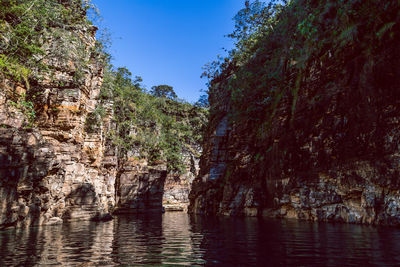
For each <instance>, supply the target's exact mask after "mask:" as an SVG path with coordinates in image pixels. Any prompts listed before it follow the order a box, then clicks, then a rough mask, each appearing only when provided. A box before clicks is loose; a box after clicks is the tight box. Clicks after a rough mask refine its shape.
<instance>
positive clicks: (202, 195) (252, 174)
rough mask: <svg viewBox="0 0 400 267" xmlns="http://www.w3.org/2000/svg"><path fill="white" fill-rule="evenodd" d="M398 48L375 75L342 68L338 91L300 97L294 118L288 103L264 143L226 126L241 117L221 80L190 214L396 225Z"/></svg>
mask: <svg viewBox="0 0 400 267" xmlns="http://www.w3.org/2000/svg"><path fill="white" fill-rule="evenodd" d="M398 44H399V42H398V41H394V42H393V44H391V46H389V47H388V48H387V50H383V51H380V53H381V59H382V60H381V62H380V63H379V64H375V65H373V66H371V68H369V69H368V68H364V69H356V70H354V71H353V72H351V71H350V70H351V66H350V67H349V66H343V68H344V69H345V70H347V71H345V72H344V74H343V75H344V78H343V79H341V80H336V81H335V82H334V83H335V86H334V87H333V88H331V87H329V86H328V85H327V84H326V83H325V81H324V80H322V79H321V80H318V79H314V80H313V83H311V84H310V88H313V90H314V91H313V90H311V89H310V88H308V89H307V88H306V89H304V90H303V91H300V92H299V96H298V100H297V105H296V109H295V112H294V115H293V116H292V112H293V111H292V105H291V102H290V98H289V97H287V98H285V99H284V100H282V101H281V103H280V105H279V107H278V108H277V109H276V113H275V114H274V116H273V117H272V119H271V123H270V126H268V127H269V128H267V129H266V130H265V132H262V133H260V131H258V132H255V131H253V130H252V129H253V128H252V127H253V126H254V124H251V122H250V118H249V119H248V122H245V123H243V124H235V122H234V121H233V122H230V123H228V124H226V120H227V119H228V120H229V118H230V117H232V116H231V115H232V113H233V112H234V111H232V107H231V106H230V89H229V87H228V86H227V84H228V81H229V79H230V78H229V77H226V78H224V79H222V78H221V79H222V81H220V82H219V83H218V84H214V88H212V89H211V94H212V95H211V98H210V102H211V111H210V114H212V115H211V118H210V123H209V127H208V129H207V132H206V136H205V142H204V147H203V156H202V160H201V163H200V174H199V176H197V177H196V179H195V181H194V182H193V187H192V191H191V194H190V201H191V204H190V207H189V211H190V212H192V213H200V214H220V215H240V216H244V215H247V216H271V217H279V218H297V219H305V220H313V221H335V222H347V223H365V224H388V225H399V224H400V183H399V181H400V175H399V169H400V126H399V125H400V124H399V122H400V105H399V104H400V94H399V92H400V84H399V80H398V78H395V77H398V75H399V74H400V65H399V63H398V62H399V61H398V59H399V58H400V54H399V50H398ZM357 60H359V61H360V62H362V60H364V59H360V58H359V59H357ZM347 68H348V69H347ZM391 73H392V74H391ZM315 75H318V73H316V74H315ZM396 75H397V76H396ZM361 92H362V93H361ZM316 97H319V98H320V99H321V100H320V101H321V102H313V100H315V98H316ZM252 107H253V106H251V103H249V108H252ZM260 135H262V136H263V138H264V139H263V141H262V142H261V141H260Z"/></svg>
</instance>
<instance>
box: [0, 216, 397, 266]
mask: <svg viewBox="0 0 400 267" xmlns="http://www.w3.org/2000/svg"><path fill="white" fill-rule="evenodd" d="M0 249H1V250H0V253H1V257H0V266H18V265H23V266H50V265H58V266H98V265H103V266H119V265H128V266H131V265H138V264H139V265H142V264H143V265H144V264H145V265H158V266H168V265H170V266H176V265H198V266H202V265H207V266H213V265H227V266H246V265H251V266H255V265H259V266H277V265H292V266H298V265H303V266H304V265H305V266H315V265H326V266H337V265H340V264H341V265H346V266H351V265H353V266H355V265H357V266H360V265H398V264H400V230H399V229H396V228H386V227H379V228H374V227H365V226H357V225H345V224H326V223H320V224H318V223H307V222H299V221H277V220H262V219H257V218H247V219H238V218H236V219H232V218H204V217H189V216H187V215H186V214H184V213H166V214H163V215H161V214H144V215H140V216H139V215H138V216H130V217H128V216H127V217H118V218H116V219H114V220H113V221H110V222H106V223H95V222H73V223H69V224H65V225H63V226H53V227H39V228H28V229H16V230H8V231H2V232H0Z"/></svg>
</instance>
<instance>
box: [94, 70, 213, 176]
mask: <svg viewBox="0 0 400 267" xmlns="http://www.w3.org/2000/svg"><path fill="white" fill-rule="evenodd" d="M131 76H132V74H131V73H130V72H129V71H128V70H127V69H126V68H118V69H117V70H113V69H111V68H108V69H107V71H106V73H105V79H104V84H103V88H102V91H101V100H102V103H103V104H105V103H107V102H110V101H111V102H112V103H113V109H114V117H113V120H114V121H115V125H116V129H115V130H113V131H112V132H111V133H110V138H111V139H112V141H113V143H114V144H115V145H116V146H117V148H118V152H119V154H120V158H124V157H127V156H128V155H133V156H135V157H139V158H146V159H148V160H149V163H150V164H157V163H161V162H165V163H166V164H167V170H168V171H170V172H177V173H181V172H183V171H184V168H185V166H184V162H183V152H185V151H186V152H191V153H196V152H195V151H194V148H195V147H198V146H199V144H201V138H202V135H201V133H202V130H203V129H202V128H203V127H204V125H205V122H206V117H207V110H205V109H204V108H201V107H196V106H193V105H191V104H189V103H185V102H184V101H180V100H178V99H176V95H175V93H174V91H173V88H172V87H170V86H166V85H164V86H162V88H161V87H160V86H158V87H153V88H152V92H151V93H150V94H149V93H147V92H146V91H145V89H144V87H143V86H142V84H141V82H142V79H141V78H140V77H135V78H134V79H132V78H131ZM158 89H163V90H160V92H157V90H158ZM164 89H166V90H164ZM170 96H175V97H173V98H174V99H171V97H170ZM98 118H100V116H98ZM92 124H93V123H92Z"/></svg>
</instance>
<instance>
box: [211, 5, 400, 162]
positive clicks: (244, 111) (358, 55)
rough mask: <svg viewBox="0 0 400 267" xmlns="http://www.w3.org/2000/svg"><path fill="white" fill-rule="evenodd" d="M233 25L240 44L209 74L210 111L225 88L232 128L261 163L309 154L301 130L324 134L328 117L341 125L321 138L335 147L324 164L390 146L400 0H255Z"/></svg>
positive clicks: (396, 96)
mask: <svg viewBox="0 0 400 267" xmlns="http://www.w3.org/2000/svg"><path fill="white" fill-rule="evenodd" d="M236 22H237V24H236V29H235V31H234V33H233V34H231V35H230V36H231V37H233V38H235V39H236V48H235V49H234V50H233V51H231V52H230V55H229V57H228V58H226V59H223V60H222V61H220V63H219V64H218V63H214V64H210V65H209V66H208V67H209V69H208V72H206V73H205V75H207V76H208V77H209V78H210V79H211V82H210V85H211V87H210V99H211V105H212V108H211V113H212V115H211V117H212V118H215V117H217V116H218V114H217V113H218V112H220V110H219V107H218V105H220V104H221V101H222V100H221V99H220V98H221V95H228V96H229V106H230V110H229V111H228V116H229V118H230V122H231V125H233V126H234V127H236V130H237V131H239V132H238V133H240V132H241V131H243V133H246V137H248V136H249V135H250V136H251V140H252V141H251V144H249V146H250V147H251V150H252V151H253V152H252V154H253V159H254V161H256V162H262V164H264V165H269V164H272V165H274V166H279V165H280V164H281V162H282V161H285V160H289V161H290V162H294V161H297V160H301V159H300V158H302V155H304V159H306V158H307V157H306V154H304V153H305V151H302V149H301V148H300V147H301V144H303V143H302V142H303V141H304V140H305V139H303V140H301V138H300V139H299V134H298V133H299V131H302V132H303V134H302V135H303V138H306V136H308V135H311V136H312V135H315V136H318V135H319V134H320V132H319V131H321V129H320V128H321V127H320V126H321V124H323V125H325V124H327V123H329V121H330V123H331V124H332V125H331V127H333V128H335V129H332V131H331V133H325V134H324V136H322V137H321V138H322V140H325V141H326V142H328V141H327V139H329V138H330V139H331V141H329V142H331V143H332V144H335V146H334V148H333V151H330V150H329V152H327V154H329V155H325V156H324V154H325V153H321V154H320V157H319V159H318V160H320V161H321V162H322V161H323V162H325V163H326V162H328V161H329V159H336V158H342V159H346V158H347V159H348V158H349V157H354V156H357V157H358V156H361V157H366V156H367V155H369V156H370V157H372V158H374V157H377V156H379V154H380V153H383V152H382V151H383V150H384V147H385V146H384V143H385V141H384V140H383V134H382V133H383V132H382V131H384V129H385V127H386V126H387V125H384V122H383V121H382V120H381V119H380V113H379V109H380V108H382V104H383V103H392V104H394V105H396V103H397V102H396V101H398V99H399V94H400V92H399V81H398V79H396V78H395V77H396V76H398V72H399V69H398V61H399V51H398V50H399V49H398V48H399V44H400V42H399V40H400V2H399V1H386V0H385V1H383V0H380V1H376V0H363V1H361V0H340V1H333V0H329V1H317V0H292V1H271V2H270V3H269V4H266V3H263V2H260V1H255V2H252V3H251V4H249V6H248V7H246V8H244V9H243V10H241V11H240V12H239V13H238V15H237V16H236ZM300 100H301V101H300ZM332 105H335V106H332ZM327 108H331V113H332V114H333V110H335V111H336V112H339V113H340V114H336V115H337V117H338V118H333V115H332V114H331V115H329V112H328V113H325V112H327V111H326V109H327ZM331 117H332V118H331ZM337 120H339V121H337ZM304 125H308V126H307V127H306V128H305V129H304ZM325 126H327V125H325ZM317 127H320V128H319V129H317ZM337 127H339V128H340V129H339V128H337ZM386 128H387V127H386ZM249 129H252V130H251V132H250V134H249ZM300 129H301V130H300ZM335 131H337V132H341V134H340V135H339V133H335ZM296 135H297V136H296ZM331 135H333V136H331ZM279 140H280V141H283V140H284V142H285V144H281V142H280V141H279ZM277 142H279V146H280V149H279V152H278V151H276V149H274V147H275V145H274V144H277ZM321 145H322V146H324V144H321ZM325 145H326V144H325ZM294 147H296V149H295V150H293V151H290V150H291V148H294ZM331 150H332V149H331ZM366 151H369V152H368V153H365V152H366ZM273 152H274V153H273ZM276 153H278V154H276ZM371 153H372V154H374V155H371ZM272 154H273V155H272ZM299 157H300V158H299ZM267 158H268V160H267ZM284 159H285V160H284ZM295 159H296V160H295ZM271 162H272V163H271ZM273 162H275V163H273ZM305 165H306V164H305Z"/></svg>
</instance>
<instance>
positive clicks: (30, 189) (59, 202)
mask: <svg viewBox="0 0 400 267" xmlns="http://www.w3.org/2000/svg"><path fill="white" fill-rule="evenodd" d="M55 33H57V34H55ZM94 34H95V29H94V27H93V26H82V27H77V28H76V29H68V30H66V29H60V28H50V29H49V34H48V36H47V37H48V39H47V40H46V42H45V43H44V45H43V49H44V51H45V58H44V59H43V62H44V63H45V64H46V65H47V66H48V69H49V71H47V72H43V71H39V70H37V71H36V72H35V76H34V78H33V79H32V81H31V88H29V90H30V92H35V94H36V95H37V97H36V99H37V101H36V105H37V107H39V108H40V109H39V108H38V109H37V115H36V124H35V125H34V126H28V125H27V121H26V119H25V117H24V116H23V114H22V113H21V108H15V107H14V106H13V105H12V103H13V102H12V100H13V98H12V97H13V94H16V93H17V94H20V95H23V94H25V91H26V89H25V88H22V87H21V86H19V85H16V84H13V83H10V82H8V81H7V80H5V81H3V83H2V85H3V86H2V92H1V103H0V105H1V108H0V110H1V112H0V113H1V114H0V116H1V126H2V128H1V129H0V147H1V165H0V166H1V167H0V176H1V179H0V180H1V182H0V192H1V193H0V194H1V195H0V199H1V202H2V203H1V211H0V225H1V226H11V225H22V224H27V225H37V224H43V223H44V224H48V223H49V224H52V223H53V222H55V221H59V219H60V218H62V219H63V220H76V219H90V218H95V217H96V216H98V215H99V214H104V213H109V212H111V211H112V209H113V207H114V195H115V186H114V183H115V177H116V158H115V156H114V155H113V154H112V153H111V154H110V152H107V153H105V148H106V144H105V143H106V138H105V132H106V131H107V128H109V127H110V120H109V118H110V114H108V116H106V118H105V120H104V122H103V123H102V126H101V127H100V128H99V129H98V130H97V131H96V132H93V133H90V132H87V131H86V130H85V121H86V118H87V116H88V114H90V113H91V112H93V111H94V109H95V106H96V103H97V96H98V94H99V92H100V87H101V82H102V65H101V64H100V63H98V62H97V58H96V55H95V52H94V46H95V37H94ZM60 35H61V36H63V37H62V38H56V37H55V36H60ZM78 57H79V58H78ZM82 61H84V62H87V64H85V67H83V66H82V65H79V64H78V63H79V62H82ZM108 112H109V113H110V112H111V111H110V110H109V111H108Z"/></svg>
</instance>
